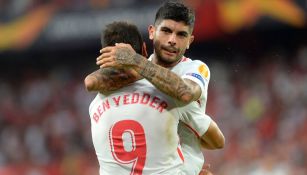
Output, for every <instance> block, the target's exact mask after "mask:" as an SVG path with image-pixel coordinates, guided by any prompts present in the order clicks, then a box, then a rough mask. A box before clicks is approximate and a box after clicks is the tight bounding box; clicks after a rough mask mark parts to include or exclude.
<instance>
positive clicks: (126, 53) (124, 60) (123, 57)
mask: <svg viewBox="0 0 307 175" xmlns="http://www.w3.org/2000/svg"><path fill="white" fill-rule="evenodd" d="M115 54H116V61H117V62H118V63H120V64H123V65H127V66H128V65H136V64H135V61H134V59H133V58H134V55H135V53H134V52H133V51H131V50H130V49H128V48H119V49H118V50H117V51H116V53H115Z"/></svg>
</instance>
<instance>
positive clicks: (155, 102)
mask: <svg viewBox="0 0 307 175" xmlns="http://www.w3.org/2000/svg"><path fill="white" fill-rule="evenodd" d="M110 103H113V105H110ZM135 104H141V105H145V106H148V107H151V108H154V109H155V110H157V111H159V112H160V113H162V112H163V110H164V109H166V108H167V106H168V104H167V103H166V101H164V100H161V99H160V98H159V97H157V96H151V95H150V94H147V93H137V92H135V93H130V94H125V95H118V96H114V97H112V98H106V99H105V100H103V101H102V102H101V104H99V105H98V107H97V108H96V112H95V113H94V115H93V119H94V121H95V122H96V123H97V122H98V121H99V119H100V117H101V116H102V114H103V113H104V112H106V111H108V110H109V109H111V108H112V107H118V106H122V105H135Z"/></svg>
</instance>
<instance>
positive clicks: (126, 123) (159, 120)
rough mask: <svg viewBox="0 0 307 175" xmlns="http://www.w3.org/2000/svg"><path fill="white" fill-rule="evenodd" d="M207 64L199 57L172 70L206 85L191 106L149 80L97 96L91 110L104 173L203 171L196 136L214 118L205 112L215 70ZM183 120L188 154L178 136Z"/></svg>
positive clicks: (201, 156) (95, 138)
mask: <svg viewBox="0 0 307 175" xmlns="http://www.w3.org/2000/svg"><path fill="white" fill-rule="evenodd" d="M203 66H206V65H204V63H202V62H200V61H191V60H189V59H183V61H182V62H181V63H179V64H178V65H176V66H175V67H174V68H173V69H172V71H174V72H175V73H177V74H178V75H180V76H182V77H183V78H189V79H191V80H193V81H194V82H196V83H198V84H199V85H200V87H202V95H201V98H200V100H199V102H192V103H190V104H189V105H186V106H182V105H181V104H180V103H179V102H178V101H176V100H174V99H173V98H171V97H169V96H168V95H165V94H163V93H161V92H160V91H159V90H157V89H156V88H154V87H153V85H152V84H151V83H149V82H148V81H147V80H139V81H137V82H136V83H133V84H131V85H130V86H127V87H124V88H122V89H120V90H118V91H116V92H115V93H112V94H110V95H106V96H105V95H102V94H98V95H97V96H96V98H95V99H94V100H93V101H92V103H91V105H90V108H89V112H90V117H91V126H92V138H93V143H94V147H95V150H96V154H97V157H98V161H99V164H100V174H101V175H108V174H112V175H113V174H117V175H126V174H127V175H128V174H170V175H171V174H172V175H173V174H176V175H179V174H186V175H191V174H196V172H197V174H198V172H199V171H200V170H201V167H202V165H203V162H204V158H203V155H202V153H201V148H200V145H199V143H198V138H197V136H196V135H199V136H200V135H203V134H204V133H205V132H206V131H207V129H208V127H209V124H210V122H211V118H210V117H208V116H207V117H206V116H205V115H204V109H205V105H206V100H203V99H206V96H207V87H208V81H209V77H210V72H205V71H206V70H208V69H206V68H207V67H203ZM195 70H198V71H195ZM208 71H209V70H208ZM179 106H181V107H179ZM200 106H201V108H200ZM201 109H202V110H201ZM179 120H182V121H183V122H182V123H181V124H179V127H180V128H179V132H178V133H179V135H180V140H181V144H182V147H183V148H184V150H183V153H182V152H181V147H180V145H179V138H178V135H177V130H178V122H179ZM191 131H193V132H191ZM183 161H184V167H183V166H182V164H183Z"/></svg>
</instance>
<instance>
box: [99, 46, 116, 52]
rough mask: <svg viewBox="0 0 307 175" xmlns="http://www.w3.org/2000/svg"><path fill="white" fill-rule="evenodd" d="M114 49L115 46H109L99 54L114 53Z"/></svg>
mask: <svg viewBox="0 0 307 175" xmlns="http://www.w3.org/2000/svg"><path fill="white" fill-rule="evenodd" d="M113 49H114V47H113V46H108V47H104V48H102V49H100V51H99V52H100V53H108V52H112V51H113Z"/></svg>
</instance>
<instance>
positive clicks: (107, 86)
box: [84, 68, 133, 93]
mask: <svg viewBox="0 0 307 175" xmlns="http://www.w3.org/2000/svg"><path fill="white" fill-rule="evenodd" d="M131 82H133V80H131V79H130V78H129V76H128V75H125V74H121V75H120V73H119V72H118V70H116V69H114V68H101V69H99V70H96V71H94V72H93V73H91V74H90V75H88V76H86V78H85V80H84V85H85V88H86V90H87V91H90V92H91V91H99V92H102V93H105V92H109V91H114V90H117V89H119V88H122V87H124V86H125V85H127V84H129V83H131Z"/></svg>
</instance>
